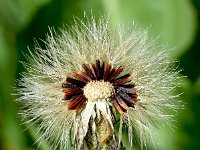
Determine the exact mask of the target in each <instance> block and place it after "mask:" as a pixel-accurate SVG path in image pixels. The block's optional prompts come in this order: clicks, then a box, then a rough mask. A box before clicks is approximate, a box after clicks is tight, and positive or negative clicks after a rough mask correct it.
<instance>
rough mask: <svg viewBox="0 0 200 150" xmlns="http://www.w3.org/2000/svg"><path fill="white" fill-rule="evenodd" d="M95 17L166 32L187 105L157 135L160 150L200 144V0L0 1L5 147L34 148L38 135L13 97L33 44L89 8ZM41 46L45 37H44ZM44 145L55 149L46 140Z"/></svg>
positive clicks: (194, 149)
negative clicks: (24, 121)
mask: <svg viewBox="0 0 200 150" xmlns="http://www.w3.org/2000/svg"><path fill="white" fill-rule="evenodd" d="M91 10H92V12H93V15H94V16H95V18H98V17H100V16H101V15H107V16H108V15H109V17H110V20H111V22H112V26H113V28H115V27H116V25H117V24H118V23H121V22H123V23H126V24H132V23H133V20H134V23H135V24H136V25H137V26H138V27H142V28H149V36H154V37H155V36H158V35H159V36H160V39H159V42H160V43H167V44H168V45H169V47H171V48H174V49H172V50H171V51H172V55H171V57H172V58H173V59H176V60H178V61H180V63H179V64H180V68H182V69H183V71H182V72H181V74H182V75H184V76H187V78H185V79H184V80H183V85H182V87H180V88H178V91H180V92H184V94H183V95H182V96H181V99H182V101H183V102H184V103H185V109H181V110H180V111H179V114H178V115H176V118H175V119H176V123H175V126H176V127H175V128H174V129H173V130H169V129H167V128H166V129H165V128H163V129H162V130H159V134H160V135H161V137H159V138H155V145H157V149H159V150H169V149H170V150H199V149H200V25H199V21H200V0H74V1H69V0H0V149H1V150H32V149H36V148H37V147H38V143H36V144H34V143H35V141H36V140H37V138H38V136H39V135H37V134H35V133H36V130H35V127H34V126H33V127H31V128H29V129H28V130H25V131H24V129H25V128H26V126H25V125H23V124H22V122H21V121H20V118H19V117H18V110H19V106H18V105H17V103H15V102H14V101H13V100H14V99H15V97H14V96H12V95H11V93H14V91H13V86H14V84H15V80H16V79H17V78H19V77H20V76H19V73H20V72H22V71H23V67H22V65H21V64H20V63H19V61H26V60H25V57H24V55H23V53H24V54H27V53H28V51H27V50H28V49H27V46H29V48H30V49H33V46H34V40H33V39H34V38H36V39H45V37H46V34H47V33H48V27H52V26H53V27H54V28H55V30H56V31H59V28H60V27H63V25H65V24H69V26H70V25H72V24H73V17H74V16H78V17H79V18H83V17H84V15H83V14H84V12H86V13H87V14H89V15H90V14H91ZM39 43H40V44H41V46H43V44H42V42H40V41H39ZM38 149H39V150H48V149H50V147H49V145H48V144H47V143H45V142H42V143H41V145H40V146H39V148H38Z"/></svg>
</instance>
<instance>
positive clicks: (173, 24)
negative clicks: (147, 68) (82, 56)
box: [82, 0, 196, 58]
mask: <svg viewBox="0 0 200 150" xmlns="http://www.w3.org/2000/svg"><path fill="white" fill-rule="evenodd" d="M101 2H102V3H101ZM88 3H90V6H95V5H96V3H100V4H102V5H103V10H105V12H106V14H108V13H109V14H110V18H111V20H112V23H113V25H114V26H116V24H118V23H119V22H129V23H130V24H132V21H134V22H135V24H136V25H138V26H139V27H143V28H144V29H146V28H149V27H150V29H149V31H150V35H151V36H154V37H155V36H158V35H160V38H159V40H160V42H161V43H168V44H169V46H170V47H172V48H175V49H173V52H172V57H173V58H178V57H180V56H181V55H182V54H183V53H184V52H185V51H186V50H187V48H188V46H189V45H190V44H191V42H192V41H193V38H194V31H196V30H195V29H196V16H195V11H194V8H193V7H192V5H191V3H190V1H189V0H162V1H159V0H123V1H122V0H109V1H108V0H94V1H89V0H85V2H84V3H83V4H82V6H83V9H84V8H85V9H87V10H88V9H91V8H88V6H87V5H88ZM94 8H95V7H94ZM93 11H94V12H95V10H93ZM96 12H97V11H96Z"/></svg>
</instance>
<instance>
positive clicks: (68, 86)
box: [62, 83, 79, 89]
mask: <svg viewBox="0 0 200 150" xmlns="http://www.w3.org/2000/svg"><path fill="white" fill-rule="evenodd" d="M62 88H70V89H77V88H79V87H78V86H76V85H74V84H70V83H63V84H62Z"/></svg>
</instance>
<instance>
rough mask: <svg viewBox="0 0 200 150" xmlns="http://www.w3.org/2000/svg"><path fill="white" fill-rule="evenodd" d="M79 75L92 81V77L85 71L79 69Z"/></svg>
mask: <svg viewBox="0 0 200 150" xmlns="http://www.w3.org/2000/svg"><path fill="white" fill-rule="evenodd" d="M81 75H82V76H83V77H85V78H86V79H87V80H88V81H92V78H91V77H90V76H88V75H87V74H85V72H83V71H81Z"/></svg>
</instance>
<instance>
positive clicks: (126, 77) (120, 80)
mask: <svg viewBox="0 0 200 150" xmlns="http://www.w3.org/2000/svg"><path fill="white" fill-rule="evenodd" d="M130 81H131V76H130V75H129V74H126V75H124V76H121V77H119V78H117V79H115V80H114V81H113V85H114V86H116V85H121V84H124V83H127V82H130Z"/></svg>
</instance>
